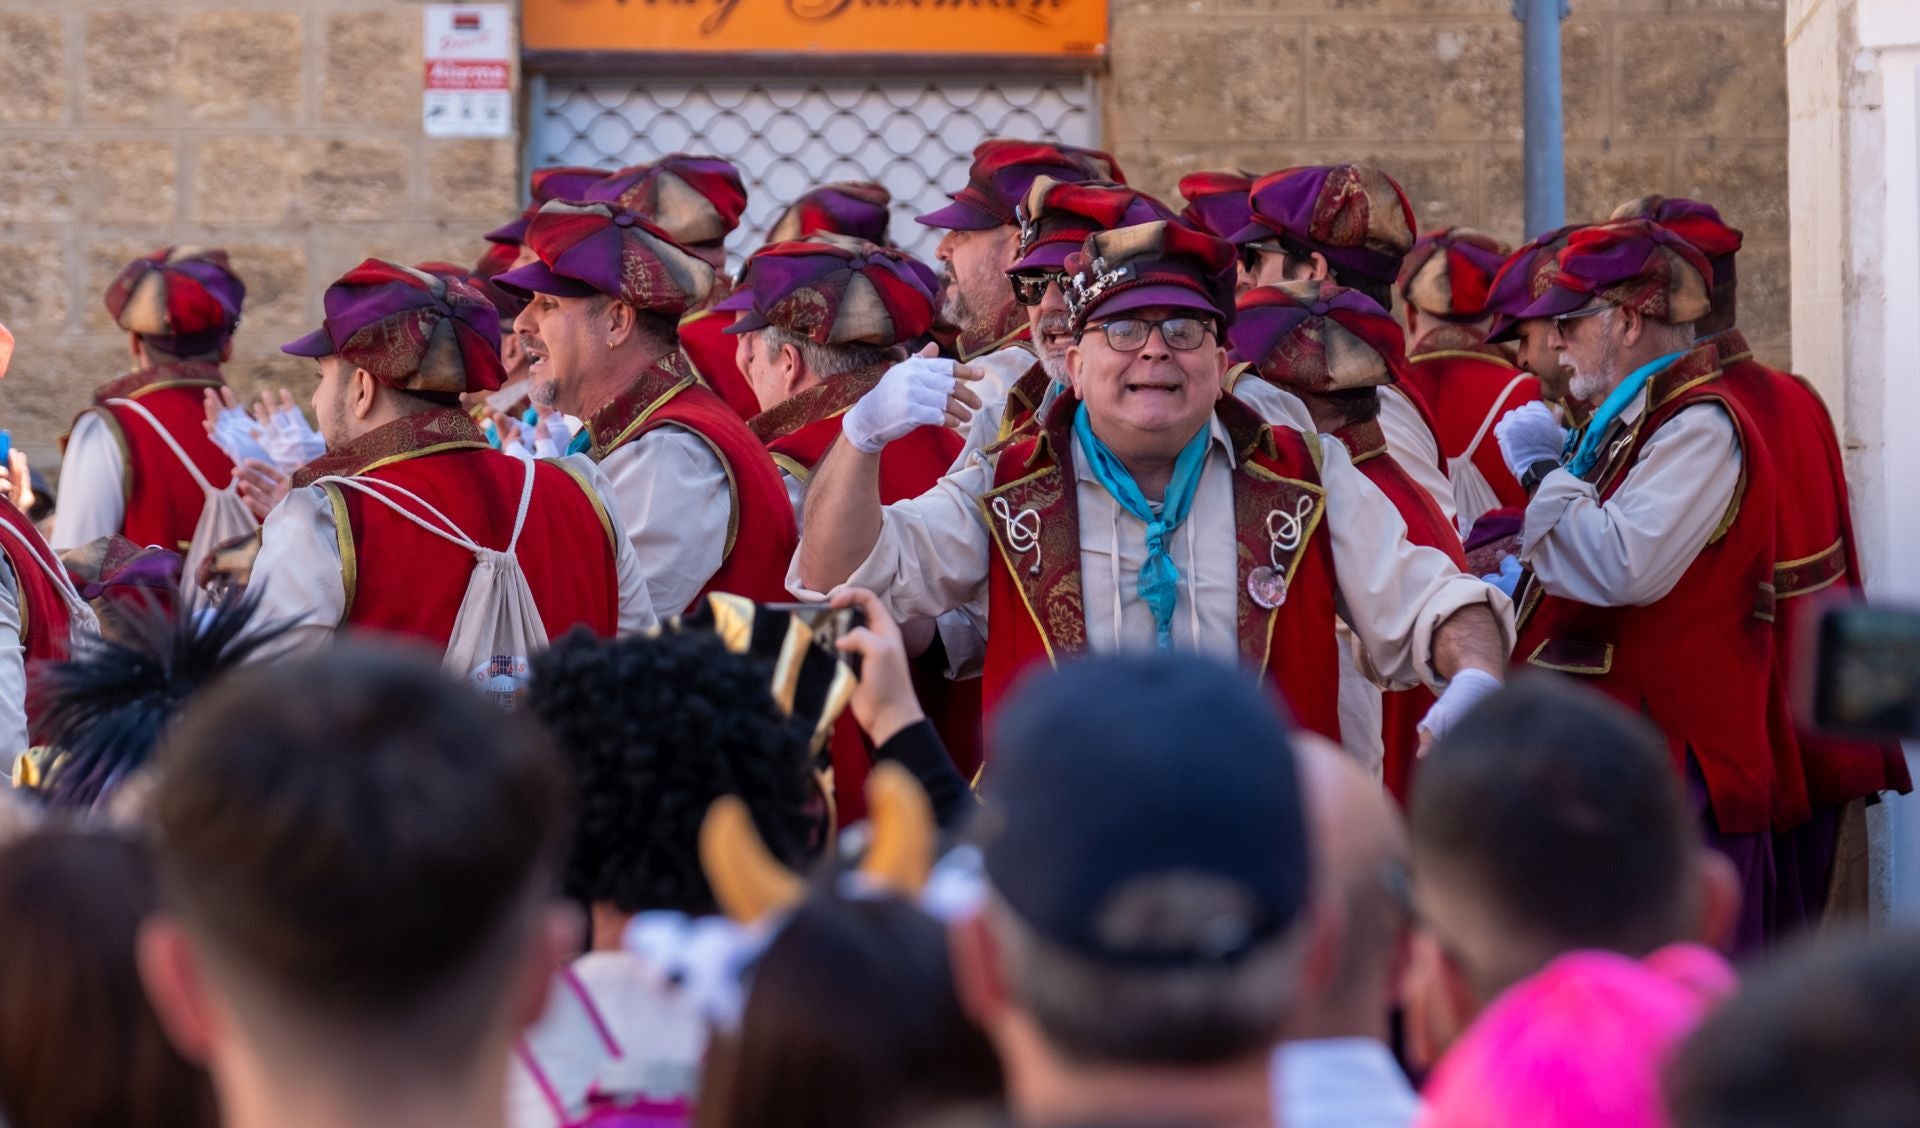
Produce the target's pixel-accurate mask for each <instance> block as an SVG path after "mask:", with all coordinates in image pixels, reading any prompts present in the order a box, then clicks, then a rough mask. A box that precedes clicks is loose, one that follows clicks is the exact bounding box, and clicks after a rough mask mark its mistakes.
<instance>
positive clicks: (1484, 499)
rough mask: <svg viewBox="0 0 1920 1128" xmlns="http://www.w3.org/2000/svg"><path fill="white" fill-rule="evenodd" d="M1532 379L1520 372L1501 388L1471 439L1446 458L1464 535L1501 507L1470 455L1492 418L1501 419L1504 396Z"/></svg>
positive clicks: (1456, 515)
mask: <svg viewBox="0 0 1920 1128" xmlns="http://www.w3.org/2000/svg"><path fill="white" fill-rule="evenodd" d="M1531 378H1532V377H1531V376H1530V375H1528V374H1527V373H1525V372H1522V373H1521V374H1520V375H1518V376H1515V377H1514V378H1513V379H1512V381H1510V382H1509V383H1508V384H1507V386H1506V387H1504V388H1502V389H1500V394H1499V395H1497V396H1495V397H1494V398H1493V407H1492V408H1491V409H1490V410H1489V411H1488V412H1487V417H1486V418H1485V419H1482V420H1481V421H1480V429H1479V430H1478V431H1476V432H1474V435H1473V441H1472V442H1470V443H1468V444H1467V449H1466V450H1463V451H1461V452H1460V453H1459V454H1457V455H1455V456H1454V457H1452V458H1449V459H1447V480H1448V481H1449V482H1451V483H1453V512H1454V517H1455V520H1456V522H1457V523H1458V524H1459V526H1460V535H1461V536H1463V537H1464V536H1466V535H1467V534H1468V533H1470V532H1472V531H1473V523H1474V522H1475V521H1477V520H1479V519H1480V517H1481V516H1482V515H1484V514H1486V513H1487V512H1489V511H1490V510H1494V509H1498V508H1500V498H1499V497H1498V496H1497V495H1495V493H1494V492H1493V483H1491V482H1489V481H1487V476H1486V474H1484V473H1482V472H1481V470H1480V467H1478V466H1476V465H1474V463H1473V456H1474V455H1475V454H1477V453H1479V450H1480V444H1481V443H1482V442H1483V441H1485V439H1486V437H1487V432H1488V431H1491V430H1493V424H1494V421H1495V420H1497V419H1499V418H1500V408H1501V407H1502V406H1503V405H1504V404H1505V403H1506V402H1507V397H1508V396H1510V395H1512V394H1513V390H1514V389H1515V388H1517V387H1519V386H1520V385H1521V384H1522V383H1524V382H1525V381H1527V380H1529V379H1531Z"/></svg>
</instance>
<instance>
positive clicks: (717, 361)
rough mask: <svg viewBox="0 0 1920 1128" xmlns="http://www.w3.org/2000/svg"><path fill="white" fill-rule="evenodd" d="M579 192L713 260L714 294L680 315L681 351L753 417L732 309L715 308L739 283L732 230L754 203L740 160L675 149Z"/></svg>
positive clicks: (738, 409)
mask: <svg viewBox="0 0 1920 1128" xmlns="http://www.w3.org/2000/svg"><path fill="white" fill-rule="evenodd" d="M579 198H580V199H583V200H595V201H601V202H605V203H609V204H613V205H614V206H616V207H620V208H624V209H626V210H627V211H630V212H633V213H634V214H635V215H639V216H643V217H645V218H646V219H648V220H649V221H651V222H652V223H653V224H654V225H656V226H657V227H659V228H660V229H661V230H662V231H665V232H666V233H667V234H668V235H670V236H672V238H673V241H674V242H676V243H678V244H680V245H681V246H682V247H684V248H686V249H687V250H688V251H689V252H691V253H692V254H694V255H695V256H697V257H698V258H699V259H701V261H703V262H705V263H706V264H707V265H708V266H711V267H712V268H713V271H714V285H713V287H712V288H711V289H710V290H709V291H708V293H707V296H706V297H705V298H703V299H702V300H701V301H699V302H697V303H695V304H694V306H693V307H692V308H691V309H689V310H688V311H687V312H686V313H685V314H683V315H681V318H680V324H679V326H678V328H677V332H678V336H679V340H680V351H681V352H682V353H683V354H685V356H686V358H687V360H688V361H689V362H690V363H691V364H692V365H693V370H694V372H695V374H696V375H698V376H699V377H700V380H701V382H702V383H704V384H705V385H706V386H707V387H708V388H710V389H712V390H713V392H714V393H715V394H716V395H718V396H719V397H720V398H721V399H723V400H725V401H726V402H727V406H728V407H731V408H733V410H734V413H735V414H737V415H739V416H740V418H741V419H750V418H752V417H753V416H754V415H755V414H756V413H757V412H758V411H759V410H760V403H759V401H758V400H757V399H755V398H754V395H753V389H752V388H750V387H748V386H747V378H746V376H745V375H744V374H742V373H741V371H740V369H739V368H738V367H736V366H735V365H734V363H733V338H731V337H729V336H727V335H726V328H727V326H729V325H731V324H733V315H732V314H730V313H717V312H715V311H714V309H713V306H714V305H715V303H717V302H719V301H720V299H722V298H724V297H726V296H727V294H728V292H729V290H730V289H731V287H732V283H731V281H729V280H728V278H727V276H726V268H727V236H728V235H730V234H732V233H733V230H734V229H735V228H736V227H739V226H740V217H741V215H743V214H744V213H745V212H746V208H747V186H746V183H745V181H743V180H741V179H740V170H739V168H737V167H735V165H734V163H733V162H732V161H729V160H726V159H725V158H722V157H713V156H691V155H689V154H686V153H669V154H667V155H666V156H664V157H661V158H660V159H659V160H657V161H654V162H652V163H651V164H637V165H631V166H629V167H627V168H623V169H620V170H619V171H617V172H612V173H608V174H607V175H606V176H605V177H603V178H602V179H600V180H598V181H595V182H594V183H593V184H590V185H588V186H587V187H586V188H585V189H584V190H583V192H582V193H581V195H580V197H579Z"/></svg>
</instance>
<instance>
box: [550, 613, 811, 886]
mask: <svg viewBox="0 0 1920 1128" xmlns="http://www.w3.org/2000/svg"><path fill="white" fill-rule="evenodd" d="M770 678H771V672H770V670H769V668H768V667H767V665H766V664H765V663H764V662H763V661H761V660H759V659H756V658H752V657H749V656H747V655H742V654H734V653H732V652H731V651H729V650H727V649H726V647H725V646H724V645H722V644H721V642H720V640H719V639H718V638H717V637H715V636H714V635H712V634H710V633H708V632H706V631H696V630H686V631H672V630H669V631H663V632H662V633H661V634H659V635H658V636H656V637H653V638H643V637H639V636H634V637H629V638H621V639H614V640H610V641H608V640H601V639H598V638H595V637H594V636H593V635H591V634H590V633H588V632H587V631H585V630H584V629H576V630H574V631H572V632H570V633H568V634H567V635H566V636H564V637H563V638H561V639H560V640H559V641H558V642H556V643H555V644H554V645H553V647H552V648H551V649H549V650H548V651H547V652H546V653H544V654H542V655H539V656H538V657H536V658H535V659H534V660H533V663H532V681H531V684H530V686H529V687H528V691H527V699H526V706H527V708H528V710H529V711H531V713H532V714H533V716H534V717H535V718H536V719H538V720H539V721H540V723H541V724H542V725H544V726H546V729H547V731H548V732H549V733H551V734H552V736H553V739H554V742H555V743H556V744H557V745H558V746H559V748H560V751H561V753H562V754H563V756H564V757H565V759H566V761H567V764H568V767H569V769H570V771H571V776H572V782H571V788H570V790H571V795H572V807H573V824H572V829H571V832H570V834H569V836H568V844H567V851H566V863H565V868H564V871H563V879H562V880H563V887H564V891H565V892H566V894H567V895H568V896H570V897H574V898H576V899H578V900H581V901H584V902H586V903H587V904H589V905H591V904H595V903H599V902H612V903H613V905H614V906H615V907H616V908H618V909H619V910H620V911H621V912H628V913H636V912H644V911H649V910H677V911H680V912H684V913H688V914H692V915H703V914H709V913H712V912H714V911H715V905H714V901H713V891H712V890H711V889H710V888H708V886H707V879H706V875H705V874H704V873H703V872H702V871H701V869H700V855H699V835H700V821H701V819H702V818H704V817H705V816H706V813H707V807H708V806H709V805H710V804H711V803H712V802H713V801H714V800H715V799H717V798H719V797H720V796H722V795H738V796H739V797H740V798H741V799H742V800H744V801H745V802H746V804H747V808H748V809H749V810H750V811H751V812H752V813H753V821H754V825H755V826H756V827H758V828H759V831H760V835H761V837H762V838H764V839H765V840H766V843H767V847H768V848H769V849H770V850H772V851H773V854H774V856H775V857H777V858H779V859H780V860H781V861H783V862H785V863H786V864H787V865H788V866H791V867H793V868H795V869H802V868H803V867H804V866H805V865H806V863H807V862H808V861H809V860H810V859H811V858H812V857H813V856H814V855H815V854H816V853H817V852H818V850H819V848H820V843H821V842H822V841H824V837H825V826H826V820H825V812H824V808H823V807H822V805H821V803H820V802H819V799H818V790H817V789H816V787H815V786H814V783H813V778H812V774H811V767H810V764H809V757H808V752H807V744H808V739H807V731H806V729H805V728H804V726H802V725H799V724H797V723H795V722H793V721H791V720H790V719H789V718H787V717H786V716H785V715H784V714H782V713H781V712H780V710H779V709H778V707H776V706H775V705H774V702H773V696H772V693H771V691H770V688H769V681H770Z"/></svg>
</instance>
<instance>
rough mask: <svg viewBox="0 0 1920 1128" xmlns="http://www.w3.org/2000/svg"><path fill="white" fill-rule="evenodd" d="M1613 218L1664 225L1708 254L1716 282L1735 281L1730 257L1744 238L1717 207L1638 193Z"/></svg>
mask: <svg viewBox="0 0 1920 1128" xmlns="http://www.w3.org/2000/svg"><path fill="white" fill-rule="evenodd" d="M1609 218H1612V219H1646V220H1651V221H1653V222H1654V223H1657V224H1659V225H1660V226H1662V227H1664V228H1666V229H1667V230H1668V231H1671V232H1673V233H1674V234H1675V235H1678V236H1680V237H1681V238H1682V239H1685V240H1686V241H1687V242H1689V243H1692V244H1693V245H1694V246H1695V247H1696V248H1698V249H1699V251H1700V253H1701V254H1703V255H1705V256H1707V265H1708V266H1711V267H1713V280H1714V284H1715V285H1719V286H1726V285H1729V284H1731V283H1732V282H1733V281H1734V273H1733V256H1734V255H1735V254H1737V253H1739V250H1740V247H1741V244H1742V243H1744V242H1745V237H1744V236H1742V235H1741V234H1740V229H1739V228H1737V227H1731V226H1729V225H1728V224H1727V221H1726V220H1724V219H1721V218H1720V212H1719V209H1717V208H1715V207H1714V206H1713V205H1712V204H1707V203H1702V202H1701V201H1699V200H1689V199H1687V198H1685V197H1683V196H1641V197H1640V198H1639V199H1635V200H1628V201H1627V202H1626V203H1624V204H1621V205H1620V206H1619V207H1617V208H1615V209H1613V215H1612V216H1611V217H1609Z"/></svg>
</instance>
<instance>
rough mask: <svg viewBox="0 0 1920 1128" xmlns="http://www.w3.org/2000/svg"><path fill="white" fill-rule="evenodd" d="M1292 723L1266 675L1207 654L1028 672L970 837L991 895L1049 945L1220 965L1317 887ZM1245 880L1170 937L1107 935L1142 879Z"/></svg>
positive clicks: (1129, 962)
mask: <svg viewBox="0 0 1920 1128" xmlns="http://www.w3.org/2000/svg"><path fill="white" fill-rule="evenodd" d="M1288 727H1289V726H1288V723H1287V720H1286V718H1285V715H1284V713H1283V711H1282V707H1281V705H1280V703H1279V700H1278V698H1277V697H1276V695H1275V694H1274V692H1273V691H1272V689H1271V687H1270V686H1267V685H1265V684H1263V683H1262V682H1261V681H1260V680H1259V679H1257V678H1256V677H1254V676H1253V675H1251V674H1249V673H1248V672H1246V671H1243V670H1240V669H1238V668H1236V667H1233V666H1229V665H1225V664H1222V663H1219V662H1217V661H1214V660H1211V659H1203V658H1198V657H1192V656H1176V655H1147V656H1134V657H1112V658H1089V659H1085V660H1081V661H1075V662H1071V663H1068V664H1067V665H1065V666H1063V667H1062V668H1060V669H1059V670H1058V671H1052V672H1046V673H1042V674H1039V675H1036V676H1034V677H1031V678H1029V679H1027V680H1026V681H1024V682H1022V683H1021V684H1020V685H1019V686H1018V687H1017V688H1016V690H1015V692H1014V694H1013V696H1012V699H1011V700H1010V701H1008V703H1007V704H1006V705H1005V707H1004V708H1003V709H1002V710H1001V711H1000V714H999V716H998V717H997V718H996V720H995V723H994V728H993V741H992V746H991V747H992V750H993V756H994V759H993V762H992V765H991V767H990V768H989V771H988V776H987V780H986V786H985V794H984V804H983V806H982V808H981V811H980V814H979V816H978V817H977V819H976V821H975V824H974V825H975V828H976V830H975V837H976V839H977V841H978V842H979V843H980V848H981V851H982V854H983V856H984V859H985V863H986V872H987V877H988V880H989V882H990V883H991V885H992V887H993V889H994V891H995V893H997V894H998V896H999V897H1000V899H1001V900H1002V901H1004V902H1005V903H1006V904H1007V906H1008V907H1009V908H1011V909H1012V910H1013V912H1014V913H1015V914H1017V915H1018V916H1019V917H1020V918H1021V919H1022V920H1023V921H1025V922H1026V924H1027V925H1028V926H1029V927H1031V928H1032V929H1034V930H1035V931H1036V932H1038V933H1039V934H1041V935H1042V936H1044V937H1046V938H1047V939H1049V940H1050V941H1052V942H1054V943H1056V944H1059V945H1060V946H1062V947H1064V948H1067V949H1068V950H1070V951H1073V952H1075V953H1078V954H1080V955H1082V956H1086V957H1088V958H1090V959H1093V960H1096V961H1098V962H1101V963H1105V964H1112V965H1119V966H1128V967H1139V968H1147V969H1152V968H1162V969H1173V968H1185V967H1195V966H1201V965H1209V964H1211V965H1226V964H1231V963H1233V962H1234V961H1236V960H1238V959H1239V958H1240V957H1241V956H1243V955H1245V954H1247V953H1248V952H1249V951H1252V950H1253V949H1254V948H1256V947H1257V946H1258V945H1260V944H1261V943H1262V942H1263V941H1267V940H1271V939H1273V938H1274V937H1276V936H1279V935H1280V934H1282V933H1284V932H1285V931H1287V929H1288V928H1290V927H1291V926H1292V925H1293V924H1294V922H1295V921H1296V920H1297V919H1298V918H1299V916H1300V913H1301V910H1302V909H1303V907H1304V906H1305V904H1306V901H1307V897H1308V887H1309V884H1310V879H1309V873H1310V869H1311V867H1310V864H1309V856H1308V843H1307V829H1306V822H1305V818H1304V816H1303V814H1302V810H1301V800H1300V783H1299V777H1298V773H1297V770H1296V768H1295V764H1294V756H1293V749H1292V745H1291V743H1290V741H1289V739H1288ZM1182 876H1190V877H1193V878H1195V879H1198V880H1206V881H1208V882H1209V883H1217V884H1222V885H1225V886H1228V887H1232V888H1237V889H1238V890H1240V891H1242V892H1243V893H1244V894H1245V905H1246V910H1245V911H1244V912H1240V913H1229V914H1223V915H1222V916H1220V917H1218V918H1217V919H1215V920H1214V921H1212V922H1210V923H1209V926H1208V927H1207V928H1205V929H1202V930H1199V932H1200V936H1199V938H1198V939H1197V940H1196V941H1195V942H1193V943H1188V944H1182V945H1179V946H1177V947H1167V946H1148V945H1142V944H1139V943H1135V942H1130V941H1128V940H1127V939H1126V938H1124V937H1120V936H1116V935H1113V934H1112V932H1113V930H1112V928H1111V927H1110V926H1108V925H1107V924H1106V923H1104V922H1106V921H1107V919H1108V918H1109V917H1110V916H1111V915H1112V914H1111V911H1110V910H1112V909H1113V908H1114V907H1115V906H1116V904H1117V903H1118V898H1119V897H1121V896H1122V895H1123V894H1125V893H1126V892H1127V891H1128V889H1129V887H1131V886H1133V885H1134V884H1135V883H1136V882H1139V881H1142V880H1146V879H1153V878H1179V877H1182Z"/></svg>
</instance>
